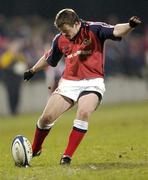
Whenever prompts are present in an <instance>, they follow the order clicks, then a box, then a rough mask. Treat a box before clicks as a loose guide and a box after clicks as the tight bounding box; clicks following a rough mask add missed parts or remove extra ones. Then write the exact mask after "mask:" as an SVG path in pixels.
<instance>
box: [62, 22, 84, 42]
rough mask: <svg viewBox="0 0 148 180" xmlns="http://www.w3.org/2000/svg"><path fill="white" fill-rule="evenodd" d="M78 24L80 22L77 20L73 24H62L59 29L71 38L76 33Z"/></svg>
mask: <svg viewBox="0 0 148 180" xmlns="http://www.w3.org/2000/svg"><path fill="white" fill-rule="evenodd" d="M80 26H81V24H80V23H78V22H76V23H75V24H74V25H73V26H70V25H69V24H64V25H63V26H62V27H61V28H60V31H61V32H62V34H63V35H64V36H65V37H66V38H68V39H72V38H73V37H74V36H75V35H76V34H77V33H78V31H79V29H80Z"/></svg>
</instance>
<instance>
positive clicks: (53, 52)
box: [45, 34, 63, 67]
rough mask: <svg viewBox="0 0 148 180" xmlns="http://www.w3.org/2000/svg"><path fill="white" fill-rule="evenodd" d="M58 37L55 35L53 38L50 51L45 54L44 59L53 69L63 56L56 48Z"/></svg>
mask: <svg viewBox="0 0 148 180" xmlns="http://www.w3.org/2000/svg"><path fill="white" fill-rule="evenodd" d="M59 37H60V34H58V35H56V36H55V38H54V39H53V41H52V46H51V49H50V50H49V51H48V52H47V53H45V58H46V60H47V63H48V64H49V65H51V66H53V67H55V66H56V65H57V64H58V62H59V61H60V59H61V58H62V56H63V54H62V52H61V51H60V49H59V47H58V39H59Z"/></svg>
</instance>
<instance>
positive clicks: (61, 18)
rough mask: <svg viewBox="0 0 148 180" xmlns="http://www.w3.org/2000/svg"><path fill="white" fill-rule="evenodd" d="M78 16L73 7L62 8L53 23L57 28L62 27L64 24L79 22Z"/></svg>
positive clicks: (71, 24)
mask: <svg viewBox="0 0 148 180" xmlns="http://www.w3.org/2000/svg"><path fill="white" fill-rule="evenodd" d="M79 21H80V18H79V16H78V15H77V14H76V12H75V11H74V10H73V9H69V8H66V9H62V10H61V11H59V12H58V13H57V15H56V17H55V21H54V25H55V26H56V27H57V28H60V27H62V26H63V25H64V24H68V25H70V26H73V25H74V24H75V23H76V22H79Z"/></svg>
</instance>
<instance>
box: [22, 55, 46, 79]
mask: <svg viewBox="0 0 148 180" xmlns="http://www.w3.org/2000/svg"><path fill="white" fill-rule="evenodd" d="M47 66H49V64H48V63H47V61H46V58H45V55H44V56H42V57H41V58H40V59H39V60H38V61H37V63H36V64H35V65H34V66H33V67H32V68H31V69H29V70H27V71H26V72H25V73H24V80H25V81H29V80H30V79H31V78H32V77H33V76H34V74H35V73H36V72H38V71H40V70H42V69H44V68H46V67H47Z"/></svg>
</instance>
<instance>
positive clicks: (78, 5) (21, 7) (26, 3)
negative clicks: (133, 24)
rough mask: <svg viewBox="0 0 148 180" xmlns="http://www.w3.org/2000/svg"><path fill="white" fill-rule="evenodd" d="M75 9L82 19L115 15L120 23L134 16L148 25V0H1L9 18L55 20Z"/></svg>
mask: <svg viewBox="0 0 148 180" xmlns="http://www.w3.org/2000/svg"><path fill="white" fill-rule="evenodd" d="M66 7H69V8H73V9H75V10H76V12H77V13H78V14H79V16H80V17H81V18H84V19H88V20H99V21H100V20H104V19H105V18H106V17H108V15H109V14H115V15H117V16H118V17H119V20H120V21H125V20H126V19H128V18H129V17H130V16H132V15H137V16H139V17H140V18H141V19H142V20H143V22H145V23H148V0H140V1H138V0H123V1H120V0H106V1H105V0H79V1H78V0H0V13H1V14H4V15H6V16H7V17H12V16H17V15H21V16H29V15H40V16H42V17H45V18H49V19H53V18H54V16H55V14H56V13H57V12H58V11H59V10H60V9H62V8H66Z"/></svg>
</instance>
